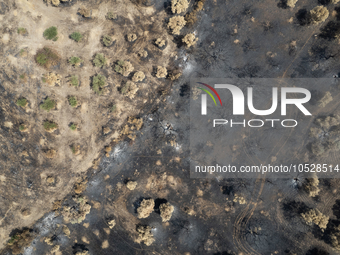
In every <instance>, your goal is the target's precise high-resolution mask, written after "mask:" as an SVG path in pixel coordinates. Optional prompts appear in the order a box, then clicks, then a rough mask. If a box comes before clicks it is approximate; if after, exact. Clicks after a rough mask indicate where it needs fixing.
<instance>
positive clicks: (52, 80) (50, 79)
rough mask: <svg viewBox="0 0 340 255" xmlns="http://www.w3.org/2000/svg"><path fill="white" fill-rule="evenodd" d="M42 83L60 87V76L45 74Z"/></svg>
mask: <svg viewBox="0 0 340 255" xmlns="http://www.w3.org/2000/svg"><path fill="white" fill-rule="evenodd" d="M42 80H43V82H46V83H47V84H48V85H50V86H55V85H57V86H60V83H61V75H59V74H55V73H47V74H44V77H43V79H42Z"/></svg>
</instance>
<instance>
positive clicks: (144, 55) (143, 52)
mask: <svg viewBox="0 0 340 255" xmlns="http://www.w3.org/2000/svg"><path fill="white" fill-rule="evenodd" d="M137 54H138V56H140V57H142V58H146V57H147V56H148V52H147V51H146V50H140V51H138V52H137Z"/></svg>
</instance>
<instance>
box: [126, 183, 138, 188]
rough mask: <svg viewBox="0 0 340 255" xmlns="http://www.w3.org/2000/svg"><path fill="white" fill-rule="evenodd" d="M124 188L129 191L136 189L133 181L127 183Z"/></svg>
mask: <svg viewBox="0 0 340 255" xmlns="http://www.w3.org/2000/svg"><path fill="white" fill-rule="evenodd" d="M126 187H127V188H128V189H129V190H134V189H135V188H136V187H137V182H135V181H128V183H127V184H126Z"/></svg>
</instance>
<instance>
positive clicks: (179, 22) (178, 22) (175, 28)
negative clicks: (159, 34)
mask: <svg viewBox="0 0 340 255" xmlns="http://www.w3.org/2000/svg"><path fill="white" fill-rule="evenodd" d="M186 23H187V22H186V21H185V19H184V17H183V16H175V17H172V18H170V19H169V23H168V28H170V29H171V31H172V34H174V35H179V34H180V31H181V29H182V28H183V27H184V26H185V24H186Z"/></svg>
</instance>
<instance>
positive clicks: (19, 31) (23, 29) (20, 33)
mask: <svg viewBox="0 0 340 255" xmlns="http://www.w3.org/2000/svg"><path fill="white" fill-rule="evenodd" d="M26 33H27V30H26V28H24V27H18V34H19V35H24V34H26Z"/></svg>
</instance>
